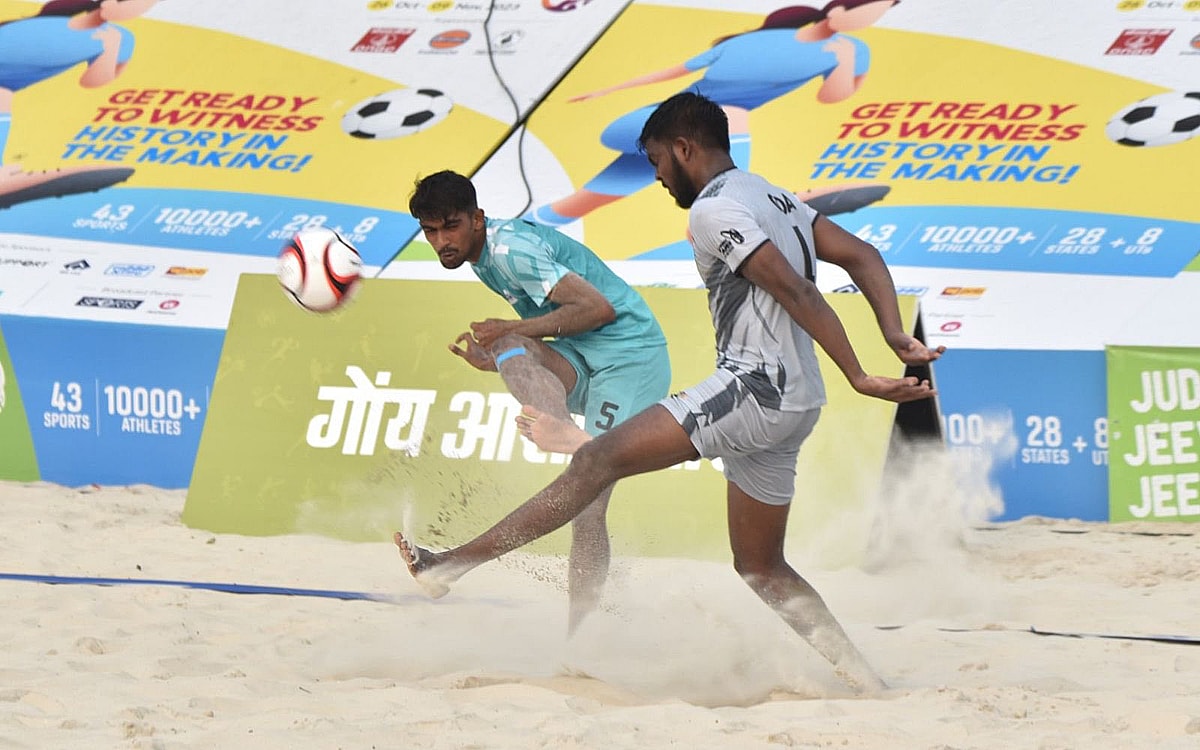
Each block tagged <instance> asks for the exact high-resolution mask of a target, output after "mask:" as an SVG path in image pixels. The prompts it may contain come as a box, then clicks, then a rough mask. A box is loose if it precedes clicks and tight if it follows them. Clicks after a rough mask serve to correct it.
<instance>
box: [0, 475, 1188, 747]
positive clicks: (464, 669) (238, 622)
mask: <svg viewBox="0 0 1200 750" xmlns="http://www.w3.org/2000/svg"><path fill="white" fill-rule="evenodd" d="M184 499H185V495H184V493H183V492H182V491H164V490H159V489H155V488H151V487H105V488H99V487H91V488H79V489H73V488H65V487H60V486H56V485H51V484H46V483H34V484H19V483H11V482H10V483H0V518H3V522H2V523H0V574H4V576H5V578H3V579H0V607H2V608H3V614H2V615H0V654H2V657H0V747H3V748H38V749H39V750H41V749H43V748H89V749H92V748H218V747H221V748H233V747H238V748H241V747H247V748H297V747H304V748H406V749H407V748H604V749H605V750H616V749H619V748H639V749H640V748H663V747H672V748H721V750H729V749H730V748H737V749H739V750H742V749H747V748H789V747H800V748H810V747H811V748H816V747H835V748H880V749H883V748H886V749H888V750H896V749H898V748H961V749H965V748H987V749H989V750H991V749H994V748H1039V749H1051V748H1130V749H1134V748H1136V749H1137V750H1142V749H1144V748H1149V747H1154V748H1159V749H1163V750H1165V749H1167V748H1197V747H1200V645H1197V644H1195V643H1194V641H1193V642H1191V643H1189V642H1186V641H1184V642H1178V643H1176V642H1158V641H1154V640H1144V639H1141V638H1134V637H1132V636H1156V635H1166V636H1186V637H1191V638H1192V639H1200V546H1198V545H1197V538H1196V536H1194V530H1195V529H1196V527H1194V526H1187V525H1178V526H1168V525H1124V526H1116V525H1108V524H1101V523H1081V522H1074V521H1064V520H1048V519H1041V518H1028V519H1023V520H1021V521H1017V522H1012V523H1003V524H995V523H986V522H980V521H979V520H978V519H976V520H974V521H972V520H970V519H964V520H963V522H962V523H958V522H957V521H956V522H954V523H946V522H945V519H946V518H947V514H946V513H945V512H944V509H943V511H937V512H934V513H927V514H926V515H925V517H924V518H922V517H921V514H920V513H911V512H909V513H903V514H893V516H894V517H893V518H892V519H891V520H890V521H889V522H888V523H889V524H891V527H890V528H883V530H882V531H879V532H878V533H876V534H875V540H876V543H875V545H874V547H873V551H872V553H871V555H870V556H869V557H868V558H867V559H864V560H863V562H862V563H861V564H858V565H854V566H851V567H840V568H827V567H824V566H823V565H822V563H821V560H820V559H817V558H813V556H811V555H807V554H806V553H805V551H803V550H798V551H795V552H794V553H792V552H789V554H790V556H791V559H792V560H793V562H794V563H795V564H796V565H797V567H798V568H799V569H800V570H801V572H802V573H803V574H804V575H806V577H808V578H809V580H810V581H812V582H813V583H814V585H815V586H816V587H817V589H818V590H819V591H820V592H821V593H822V594H823V595H824V596H825V598H826V600H827V602H828V603H829V605H830V607H831V609H832V610H833V611H834V613H835V614H836V615H837V616H838V617H839V618H840V619H841V621H842V622H843V624H844V625H845V627H846V629H847V631H848V632H849V633H850V635H851V637H852V638H853V639H854V640H855V642H856V643H857V644H858V645H859V646H860V648H861V649H862V651H863V652H864V654H865V655H866V656H867V658H868V659H869V660H870V661H871V662H872V664H873V665H874V666H875V667H876V668H877V670H878V671H879V672H880V673H881V674H882V675H883V677H884V678H885V679H886V680H887V681H888V682H889V683H890V688H889V690H888V691H886V692H885V693H884V694H882V695H878V696H871V697H862V696H857V695H855V694H853V693H852V692H851V691H850V690H849V689H848V688H847V687H846V686H845V685H844V684H842V683H841V682H840V681H839V680H838V678H837V677H836V676H835V675H834V674H833V672H832V670H831V669H830V668H829V666H828V665H827V664H826V663H825V662H823V661H822V660H821V659H820V657H818V656H816V655H815V653H814V652H813V651H812V650H811V649H809V647H808V646H807V645H806V644H804V643H803V642H802V641H800V640H799V639H798V638H797V637H796V636H795V635H794V634H792V633H791V632H790V631H789V630H787V629H786V628H785V627H784V626H783V625H782V623H781V622H780V621H779V620H778V619H777V618H775V616H774V615H773V614H772V613H771V612H770V611H769V610H768V609H767V608H766V607H765V606H763V605H762V604H760V603H759V602H758V601H757V600H756V599H755V598H754V597H753V595H752V594H750V593H749V590H748V589H747V588H746V587H745V586H744V584H743V583H742V582H741V580H740V579H738V578H737V576H736V575H735V574H734V573H733V571H732V569H731V568H730V567H729V566H728V565H727V564H722V563H715V562H696V561H686V560H661V559H658V560H630V559H619V560H617V561H616V566H615V571H614V577H613V580H612V582H611V584H610V587H609V589H608V591H607V594H606V599H605V604H604V608H603V610H602V611H599V612H597V613H595V614H594V615H593V616H592V617H591V618H590V619H589V620H588V621H587V622H586V624H585V626H584V627H583V628H582V629H581V631H580V632H579V633H578V634H577V635H576V637H575V638H573V639H571V640H569V641H568V639H567V638H566V637H565V614H566V612H565V610H566V607H565V595H564V593H563V583H562V582H563V578H564V576H563V567H562V561H561V560H559V559H555V558H546V557H532V556H523V555H521V554H517V553H514V554H513V555H511V556H509V557H507V558H505V559H503V560H501V561H499V562H497V563H495V564H493V565H490V566H485V567H483V568H481V569H479V570H477V571H475V572H473V573H471V574H470V575H468V576H467V577H465V578H464V579H463V580H462V581H460V582H459V584H458V585H457V586H456V588H455V589H454V591H452V592H451V594H450V595H449V596H447V597H446V598H444V599H441V600H438V601H429V600H427V599H425V598H424V597H422V596H421V594H420V592H419V589H418V588H417V587H416V586H415V585H414V584H413V582H412V581H411V579H409V578H408V576H407V575H406V574H405V573H404V571H403V568H402V567H401V565H400V562H399V559H398V557H397V555H396V551H395V548H394V547H393V546H392V544H391V543H390V541H388V540H386V539H381V540H380V541H379V542H378V543H349V542H343V541H338V540H332V539H327V538H322V537H317V536H307V535H290V536H282V537H244V536H238V535H230V534H212V533H208V532H205V531H201V530H195V529H190V528H187V527H186V526H184V525H183V524H182V523H181V522H180V513H181V510H182V507H183V503H184ZM935 510H936V509H935ZM895 516H903V517H904V518H906V519H908V523H907V525H906V524H905V523H901V522H899V521H897V520H896V518H895ZM953 516H954V514H953V513H950V514H949V517H951V518H953ZM931 518H940V519H942V521H943V522H941V523H939V522H937V521H931V520H930V519H931ZM875 524H876V526H877V527H879V526H880V521H879V520H878V519H876V521H875ZM17 574H22V575H34V576H61V577H76V576H78V577H102V578H117V579H131V580H140V581H147V580H159V581H167V582H170V581H184V582H197V583H201V584H209V583H235V584H242V585H256V586H265V587H282V588H301V589H305V590H308V591H328V590H333V591H342V592H358V593H364V594H372V595H376V594H377V595H380V596H381V597H387V599H388V600H387V601H374V600H369V599H361V600H354V599H351V600H345V599H338V598H332V597H329V596H321V595H317V594H306V595H277V594H237V593H228V592H222V591H213V590H208V589H206V588H187V587H183V586H180V585H172V584H170V583H158V584H134V583H128V584H126V583H122V584H119V585H111V586H96V585H84V584H59V585H48V584H46V583H41V582H31V581H28V580H13V579H12V576H13V575H17ZM1030 628H1038V629H1042V630H1048V631H1056V632H1075V633H1084V634H1090V635H1085V636H1084V637H1067V636H1063V635H1038V634H1035V633H1033V632H1031V631H1030ZM1099 636H1115V637H1099Z"/></svg>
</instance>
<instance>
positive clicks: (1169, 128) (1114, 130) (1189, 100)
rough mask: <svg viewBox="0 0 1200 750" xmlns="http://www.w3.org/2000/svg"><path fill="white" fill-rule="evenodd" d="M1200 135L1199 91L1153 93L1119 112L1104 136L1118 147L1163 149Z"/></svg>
mask: <svg viewBox="0 0 1200 750" xmlns="http://www.w3.org/2000/svg"><path fill="white" fill-rule="evenodd" d="M1197 133H1200V91H1190V92H1183V91H1170V92H1167V93H1165V94H1156V95H1154V96H1151V97H1147V98H1146V99H1142V100H1141V101H1136V102H1134V103H1133V104H1130V105H1129V106H1127V107H1125V108H1123V109H1121V111H1119V112H1117V113H1116V114H1115V115H1113V117H1112V119H1111V120H1109V121H1108V124H1107V125H1106V126H1105V127H1104V134H1105V135H1107V136H1108V137H1109V138H1110V139H1112V140H1113V141H1115V142H1117V143H1119V144H1121V145H1122V146H1167V145H1170V144H1172V143H1180V142H1182V141H1186V140H1187V139H1189V138H1191V137H1192V136H1194V135H1196V134H1197Z"/></svg>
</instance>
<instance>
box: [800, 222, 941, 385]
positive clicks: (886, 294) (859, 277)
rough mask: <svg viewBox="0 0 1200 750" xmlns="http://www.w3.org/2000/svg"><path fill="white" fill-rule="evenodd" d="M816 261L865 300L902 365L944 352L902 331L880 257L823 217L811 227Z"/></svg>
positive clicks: (892, 289)
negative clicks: (845, 278) (841, 274)
mask: <svg viewBox="0 0 1200 750" xmlns="http://www.w3.org/2000/svg"><path fill="white" fill-rule="evenodd" d="M813 239H815V240H816V245H817V257H818V258H820V259H821V260H823V261H825V262H826V263H832V264H834V265H836V266H841V267H842V268H843V269H844V270H845V271H846V273H848V274H850V278H851V279H852V280H853V281H854V284H855V286H857V287H858V288H859V289H860V290H861V291H862V293H863V296H864V297H866V298H867V302H868V303H869V304H870V305H871V309H872V310H874V312H875V320H876V321H877V322H878V323H879V330H880V331H881V332H882V333H883V338H884V340H885V341H887V343H888V346H890V347H891V348H892V351H894V352H895V353H896V356H897V357H899V358H900V360H901V361H902V362H904V363H905V364H909V365H921V364H927V363H929V362H932V361H933V360H935V359H937V358H938V357H940V356H941V355H942V352H944V351H946V347H944V346H940V347H938V348H936V349H931V348H929V347H927V346H925V345H924V344H923V343H921V342H920V341H919V340H918V339H916V338H914V337H913V336H912V335H911V334H909V333H908V332H907V331H905V330H904V324H903V321H902V319H901V318H900V305H899V302H898V301H897V299H896V286H895V284H894V283H893V282H892V274H891V272H889V271H888V267H887V264H886V263H884V262H883V256H881V255H880V254H879V251H878V250H876V249H875V247H874V246H873V245H871V244H869V243H867V242H864V241H863V240H861V239H859V238H858V237H855V236H854V235H853V234H850V233H849V232H847V231H846V230H845V229H842V228H841V227H840V226H838V225H837V224H835V223H833V222H832V221H830V220H829V219H827V218H826V217H824V216H818V217H817V220H816V221H815V222H814V223H813Z"/></svg>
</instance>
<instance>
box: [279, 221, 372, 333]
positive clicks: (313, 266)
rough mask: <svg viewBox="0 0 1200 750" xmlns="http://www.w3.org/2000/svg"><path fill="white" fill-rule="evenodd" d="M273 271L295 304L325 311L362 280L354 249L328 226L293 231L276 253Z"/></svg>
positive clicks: (346, 296)
mask: <svg viewBox="0 0 1200 750" xmlns="http://www.w3.org/2000/svg"><path fill="white" fill-rule="evenodd" d="M275 274H276V276H277V277H278V278H279V285H280V286H282V287H283V291H284V292H286V293H287V295H288V297H290V298H291V299H292V301H293V302H295V303H296V304H297V305H300V306H301V307H303V308H304V309H305V310H311V311H313V312H328V311H330V310H333V309H335V308H337V307H340V306H341V305H342V304H344V303H345V302H346V301H347V300H349V299H350V297H351V296H352V295H353V294H354V292H355V291H357V289H358V285H359V283H360V282H361V280H362V258H360V257H359V255H358V251H357V250H355V249H354V247H353V246H352V245H351V244H350V243H349V242H346V241H345V240H344V239H342V237H341V235H339V234H338V233H337V232H335V231H333V230H332V229H327V228H325V227H317V228H314V229H305V230H303V231H301V232H299V233H297V234H296V235H295V236H294V237H292V240H291V241H290V242H288V243H287V244H286V245H284V246H283V250H281V251H280V253H279V259H278V264H277V266H276V269H275Z"/></svg>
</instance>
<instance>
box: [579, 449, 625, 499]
mask: <svg viewBox="0 0 1200 750" xmlns="http://www.w3.org/2000/svg"><path fill="white" fill-rule="evenodd" d="M570 470H571V471H572V472H573V473H575V474H576V475H577V476H579V477H582V478H584V479H586V480H587V481H588V482H594V483H595V484H596V485H598V486H599V487H601V488H604V487H607V486H608V485H610V484H612V483H613V482H615V481H617V480H618V479H620V478H621V477H620V471H619V467H618V466H617V465H616V464H615V462H614V460H613V457H612V456H611V455H609V453H608V451H606V450H605V448H604V441H597V440H589V441H588V442H586V443H584V444H583V445H582V446H580V448H579V450H577V451H575V454H574V455H573V456H571V465H570Z"/></svg>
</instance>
